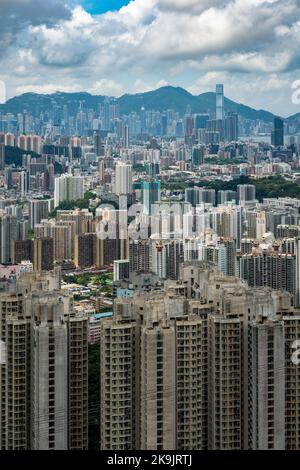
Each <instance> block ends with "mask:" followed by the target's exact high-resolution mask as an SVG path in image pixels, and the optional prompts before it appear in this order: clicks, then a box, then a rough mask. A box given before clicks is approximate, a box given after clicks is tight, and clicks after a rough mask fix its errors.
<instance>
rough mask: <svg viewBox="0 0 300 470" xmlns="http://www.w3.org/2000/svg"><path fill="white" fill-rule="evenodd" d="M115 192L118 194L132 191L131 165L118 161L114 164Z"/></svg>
mask: <svg viewBox="0 0 300 470" xmlns="http://www.w3.org/2000/svg"><path fill="white" fill-rule="evenodd" d="M115 184H116V191H115V192H116V194H117V195H118V196H121V195H126V194H131V193H132V165H131V164H130V163H124V162H118V163H117V164H116V183H115Z"/></svg>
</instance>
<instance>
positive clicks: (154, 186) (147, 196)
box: [142, 180, 161, 214]
mask: <svg viewBox="0 0 300 470" xmlns="http://www.w3.org/2000/svg"><path fill="white" fill-rule="evenodd" d="M160 193H161V184H160V181H158V180H151V181H143V182H142V200H143V205H144V207H145V210H146V211H147V213H148V214H152V206H153V204H154V203H155V202H160Z"/></svg>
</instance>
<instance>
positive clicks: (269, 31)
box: [0, 0, 300, 112]
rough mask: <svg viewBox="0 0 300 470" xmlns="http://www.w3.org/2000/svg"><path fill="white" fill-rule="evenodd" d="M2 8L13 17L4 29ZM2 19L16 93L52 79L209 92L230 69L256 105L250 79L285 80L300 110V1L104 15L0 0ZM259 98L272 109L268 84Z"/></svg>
mask: <svg viewBox="0 0 300 470" xmlns="http://www.w3.org/2000/svg"><path fill="white" fill-rule="evenodd" d="M2 12H5V13H6V15H8V18H10V16H12V15H15V16H14V18H13V21H10V20H8V22H7V24H6V26H5V28H4V29H3V28H1V25H2V24H3V15H2ZM0 18H2V19H0V31H1V32H0V46H1V50H2V54H1V58H0V65H1V63H2V65H3V68H4V70H9V68H10V67H14V68H15V69H17V71H16V74H15V76H14V77H13V80H12V82H11V83H10V87H11V94H13V93H14V90H13V89H17V88H18V89H20V87H31V89H34V87H35V86H36V87H39V86H45V83H49V84H51V83H57V87H59V83H61V84H62V86H64V87H65V88H66V87H67V86H68V85H69V86H70V90H71V89H74V87H75V88H81V89H86V90H90V91H93V90H94V91H95V90H99V93H100V92H101V89H102V90H107V91H108V92H109V91H110V92H113V94H120V93H122V92H123V91H126V92H134V91H135V90H136V89H138V88H139V87H137V86H136V84H137V83H141V84H143V89H148V88H149V87H150V86H151V84H157V83H159V82H161V83H167V82H170V83H174V84H176V85H177V84H179V85H181V86H185V87H187V88H189V89H190V90H196V89H199V86H197V84H199V83H201V79H202V84H204V83H206V85H207V88H206V89H212V88H213V86H214V81H213V77H214V73H215V74H221V76H222V73H223V74H224V77H227V79H228V89H231V87H230V80H233V81H234V82H235V84H236V86H237V88H236V87H235V89H234V90H233V94H234V93H236V95H238V96H241V98H242V99H243V101H245V102H246V103H249V104H251V100H252V102H253V97H252V96H249V97H247V90H249V86H248V82H249V80H250V81H252V80H253V77H257V80H258V81H259V82H261V83H262V82H265V83H266V84H268V83H269V84H270V83H271V84H272V83H273V84H275V83H277V84H278V83H280V84H282V86H283V87H284V90H282V93H283V95H282V96H283V98H282V99H283V100H285V101H287V102H286V103H285V104H283V103H281V107H282V106H285V108H286V109H287V110H288V109H289V110H290V111H291V112H297V110H296V109H294V108H295V107H294V108H292V106H293V105H292V104H291V101H290V86H288V84H289V83H292V81H293V80H294V79H297V78H300V72H299V68H300V54H299V51H300V34H299V33H300V1H299V0H231V1H230V0H132V1H131V2H130V3H129V5H128V6H126V7H123V8H122V9H121V10H120V11H117V12H109V13H106V14H104V15H98V16H91V15H90V14H89V13H87V12H86V11H85V10H84V9H83V8H82V7H80V6H77V7H74V6H73V5H72V4H71V3H70V2H69V6H66V5H65V2H63V1H59V0H52V1H50V2H49V1H48V2H47V3H46V2H44V1H40V0H35V1H32V0H12V1H11V0H10V1H9V2H8V0H0ZM12 24H14V25H13V26H11V28H10V25H12ZM20 50H21V51H22V53H21V54H20V53H19V52H18V51H20ZM16 62H17V63H16ZM209 74H210V75H209ZM0 75H1V72H0ZM207 77H211V78H212V81H211V82H206V80H207ZM0 78H1V76H0ZM4 78H5V77H4ZM270 80H271V82H270ZM225 85H227V82H226V81H225ZM200 88H201V89H202V87H200ZM243 90H244V94H243ZM277 90H278V88H277ZM109 94H111V93H109ZM261 95H262V100H263V101H264V102H262V104H261V106H265V107H268V108H269V109H272V106H273V103H272V102H270V86H268V87H267V85H266V96H265V99H264V95H263V94H261ZM230 97H231V98H233V99H235V96H232V95H231V96H230ZM274 98H275V97H274ZM276 100H277V101H278V95H277V96H276ZM254 101H255V100H254ZM271 101H272V100H271ZM274 102H275V99H274Z"/></svg>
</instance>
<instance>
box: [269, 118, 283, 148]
mask: <svg viewBox="0 0 300 470" xmlns="http://www.w3.org/2000/svg"><path fill="white" fill-rule="evenodd" d="M271 144H272V145H274V147H283V146H284V120H283V119H281V118H280V117H275V118H274V130H273V131H272V135H271Z"/></svg>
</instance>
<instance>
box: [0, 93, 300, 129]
mask: <svg viewBox="0 0 300 470" xmlns="http://www.w3.org/2000/svg"><path fill="white" fill-rule="evenodd" d="M106 98H109V99H111V100H113V102H115V103H116V104H119V105H120V112H121V114H125V115H126V114H130V113H131V112H139V111H140V110H141V108H143V107H144V108H145V109H146V110H157V111H160V112H164V111H167V110H168V109H174V110H175V111H176V112H179V113H180V114H181V115H183V114H184V113H185V111H186V108H187V106H190V107H191V110H192V113H207V112H214V110H215V93H214V92H205V93H201V94H200V95H192V94H191V93H189V92H188V91H187V90H185V89H184V88H182V87H173V86H164V87H160V88H158V89H156V90H151V91H147V92H144V93H136V94H129V93H126V94H124V95H122V96H120V97H118V98H116V97H113V96H104V95H92V94H90V93H88V92H75V93H74V92H69V93H68V92H61V91H57V92H55V93H52V94H39V93H34V92H28V93H24V94H22V95H18V96H16V97H13V98H11V99H9V100H8V101H7V102H6V103H5V104H3V105H0V112H3V113H12V114H18V113H22V112H23V111H25V110H26V111H29V110H30V111H31V112H32V113H33V114H34V115H35V116H38V115H39V114H40V113H41V112H47V111H49V110H50V109H51V107H52V106H53V105H57V106H62V107H63V106H64V105H67V106H68V109H69V111H70V113H73V114H74V113H76V111H77V110H78V107H79V105H80V102H84V107H85V108H86V109H94V110H95V111H97V110H98V109H99V105H102V104H103V103H104V101H105V99H106ZM224 108H225V111H226V112H237V113H238V114H239V115H240V116H242V117H243V118H245V119H251V120H256V119H257V120H261V121H264V122H272V121H273V119H274V117H275V114H273V113H271V112H269V111H266V110H264V109H255V108H252V107H250V106H247V105H245V104H242V103H238V102H235V101H233V100H231V99H229V98H227V97H224ZM299 117H300V113H297V114H295V115H293V116H289V117H287V118H285V120H293V119H299Z"/></svg>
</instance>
